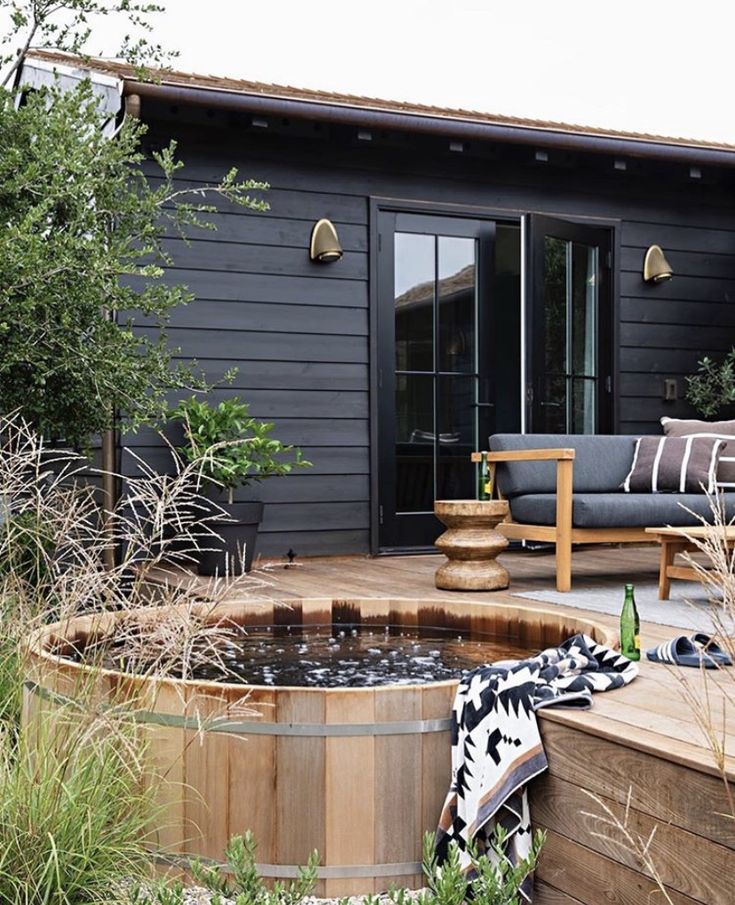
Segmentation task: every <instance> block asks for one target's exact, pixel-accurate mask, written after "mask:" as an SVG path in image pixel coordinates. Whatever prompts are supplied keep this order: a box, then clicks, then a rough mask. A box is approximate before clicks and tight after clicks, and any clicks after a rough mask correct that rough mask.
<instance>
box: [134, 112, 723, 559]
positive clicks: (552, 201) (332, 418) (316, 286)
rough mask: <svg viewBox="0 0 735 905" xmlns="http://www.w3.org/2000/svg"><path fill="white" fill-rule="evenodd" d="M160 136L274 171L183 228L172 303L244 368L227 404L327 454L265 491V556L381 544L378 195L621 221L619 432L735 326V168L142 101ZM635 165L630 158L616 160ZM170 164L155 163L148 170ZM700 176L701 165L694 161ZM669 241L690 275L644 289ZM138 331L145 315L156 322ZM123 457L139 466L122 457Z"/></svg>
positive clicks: (141, 444) (138, 438)
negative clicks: (332, 236) (452, 142)
mask: <svg viewBox="0 0 735 905" xmlns="http://www.w3.org/2000/svg"><path fill="white" fill-rule="evenodd" d="M143 120H144V121H146V122H147V123H148V125H149V127H150V133H149V135H148V137H147V141H148V142H149V144H150V145H151V146H152V147H156V146H159V145H161V144H163V143H165V142H166V141H168V139H169V138H176V139H177V141H178V142H179V154H180V156H181V157H182V159H183V160H184V162H185V164H186V167H185V169H184V170H182V171H181V174H180V175H181V182H182V184H191V185H194V186H196V185H200V184H202V183H205V182H211V181H215V180H217V179H218V178H219V177H220V176H221V175H222V174H223V173H224V172H226V171H227V170H228V169H229V168H230V167H231V166H236V167H238V169H239V170H240V173H241V175H242V176H251V177H253V178H256V179H262V180H267V181H268V182H269V183H270V184H271V186H272V188H271V190H270V192H269V193H268V196H267V197H268V201H269V202H270V204H271V211H270V213H267V214H254V213H249V212H246V211H243V210H242V209H240V208H237V207H235V206H234V205H231V204H227V203H224V204H222V205H220V212H219V213H218V214H216V215H214V216H213V217H212V221H213V222H214V223H215V224H216V226H217V232H216V233H211V232H198V233H196V234H193V236H192V241H191V244H190V245H186V244H185V243H184V242H183V241H182V240H180V239H171V240H170V241H169V242H168V251H170V253H171V255H172V257H173V260H174V264H175V266H173V267H172V268H170V270H169V272H168V274H167V279H170V280H172V281H174V280H175V281H177V282H182V283H184V284H186V285H188V286H189V287H190V289H191V290H192V291H193V292H194V293H195V294H196V299H197V300H196V301H195V302H194V303H192V304H191V305H189V306H187V307H184V308H182V309H180V310H179V311H177V312H176V313H175V314H174V317H173V321H172V328H171V331H170V333H171V340H172V343H173V344H175V345H177V346H180V347H181V349H182V355H184V356H186V357H193V358H196V359H197V360H198V361H199V363H200V364H201V366H202V368H203V370H204V371H205V372H206V374H207V376H208V377H209V378H210V379H212V380H216V379H218V378H219V377H221V375H222V374H223V373H224V372H225V371H226V370H227V369H228V368H229V367H232V366H237V367H238V369H239V370H238V375H237V377H236V378H235V381H234V383H233V384H232V386H231V387H226V388H223V389H217V390H215V391H214V395H215V398H217V397H224V396H227V395H230V394H232V393H237V394H238V395H240V396H242V397H243V398H245V399H247V400H248V401H249V402H250V403H251V409H252V412H253V413H254V414H255V415H257V416H260V417H263V418H267V419H272V420H274V421H276V422H277V436H279V437H280V438H281V439H283V440H286V441H289V442H293V443H297V444H299V445H300V446H302V447H303V449H304V453H305V455H306V456H307V457H308V458H309V459H311V460H312V461H313V462H314V468H312V469H309V470H305V471H302V472H299V473H297V474H294V475H292V476H289V477H286V478H282V479H277V480H275V479H274V480H271V481H268V482H266V483H265V484H263V485H262V486H261V487H260V488H258V493H257V496H258V497H260V498H262V499H263V500H264V501H265V502H266V503H267V504H268V505H267V506H266V512H265V519H264V522H263V525H262V530H261V536H260V538H261V539H260V541H259V551H260V552H261V553H263V554H267V555H283V554H285V553H286V551H287V550H288V549H289V548H292V549H293V550H295V551H296V552H297V553H298V554H300V555H309V554H319V553H324V554H328V553H331V554H334V553H354V552H362V553H366V552H368V551H369V548H370V547H369V537H370V534H369V529H370V519H371V507H370V469H371V457H370V438H371V424H370V348H371V346H370V300H371V258H370V245H371V229H370V226H371V224H370V216H371V209H374V207H375V199H378V198H385V199H403V200H406V201H410V202H421V203H423V204H425V205H426V209H427V210H433V209H435V210H437V211H441V210H443V209H445V208H444V206H449V207H450V208H453V207H462V208H466V209H467V210H468V211H469V210H471V209H473V208H481V209H492V210H495V211H504V212H507V215H508V217H509V218H511V219H512V218H514V217H519V216H520V215H521V214H523V213H527V212H532V211H537V212H543V213H546V214H551V215H556V216H561V217H567V218H570V219H587V218H591V220H592V221H603V222H604V223H605V224H608V225H610V226H611V227H613V228H614V231H615V252H614V270H615V273H616V305H617V332H618V336H617V338H616V345H617V348H618V352H617V357H618V361H617V364H618V374H617V381H616V383H617V386H616V408H617V427H618V430H619V431H620V432H622V433H646V432H657V431H658V430H659V427H658V418H659V417H660V416H661V415H663V414H669V415H672V416H682V415H686V414H689V413H690V410H689V409H688V407H687V406H686V404H685V403H684V402H683V401H681V400H679V401H677V402H664V401H663V379H664V377H675V378H678V380H679V391H680V395H683V391H684V376H685V375H686V374H688V373H691V372H692V371H693V370H694V369H695V368H696V363H697V361H698V360H699V359H700V358H701V357H702V356H703V355H704V354H717V353H721V352H723V351H725V350H726V349H729V348H730V346H731V345H732V344H733V340H734V338H735V330H734V329H733V328H734V327H735V215H733V211H732V197H733V185H732V180H733V176H732V175H731V174H730V173H729V172H728V171H724V170H723V171H721V172H717V171H713V172H709V171H707V170H705V171H704V172H702V174H701V178H692V173H691V172H690V169H689V167H688V166H685V165H674V164H665V163H658V162H656V161H646V162H642V161H632V160H631V161H628V162H627V169H626V170H625V171H622V170H621V169H619V168H617V169H616V167H615V161H613V160H612V159H611V158H607V157H601V156H600V155H588V156H587V157H586V158H585V157H583V156H579V157H572V156H569V155H562V154H560V155H559V156H558V157H556V156H555V155H554V153H553V152H551V153H550V154H549V155H548V160H547V161H545V162H538V161H536V159H535V154H534V152H533V149H530V148H527V147H526V148H524V147H518V148H513V147H508V146H505V147H503V148H491V147H486V148H485V147H480V146H477V147H474V146H468V145H465V147H464V152H463V153H452V152H450V151H449V150H448V142H447V141H443V140H441V139H439V138H431V137H430V138H427V137H423V138H422V137H415V138H412V137H411V136H392V135H382V134H380V133H373V134H372V136H371V140H370V141H360V140H358V139H357V135H356V132H355V130H354V129H349V128H346V127H344V128H341V127H340V128H338V127H327V126H323V127H322V128H321V129H320V128H319V125H318V124H309V123H302V122H299V123H295V124H291V123H288V122H282V121H279V122H269V128H267V129H263V128H257V127H254V126H252V125H251V124H250V120H249V119H248V120H242V121H237V120H234V119H233V118H232V117H231V116H228V115H227V114H225V113H221V112H219V111H209V112H207V111H202V110H199V111H184V110H176V109H173V110H172V109H171V108H170V107H167V106H164V105H157V104H154V103H149V104H144V108H143ZM618 167H620V164H618ZM150 172H151V175H152V177H153V178H155V168H154V167H153V166H152V165H151V169H150ZM694 175H695V176H696V173H695V174H694ZM321 217H328V218H329V219H331V220H332V221H333V222H334V223H335V225H336V227H337V229H338V232H339V236H340V240H341V242H342V244H343V246H344V249H345V255H344V258H343V259H342V260H341V261H339V262H338V263H336V264H333V265H330V266H320V265H317V264H314V263H312V262H311V261H310V260H309V257H308V243H309V235H310V232H311V228H312V226H313V224H314V222H315V221H316V220H317V219H319V218H321ZM652 243H657V244H660V245H661V246H662V247H663V248H664V250H665V252H666V256H667V258H668V259H669V261H670V263H671V265H672V267H673V269H674V272H675V278H674V279H672V280H671V281H670V282H668V283H664V284H661V285H658V286H648V285H646V284H645V283H643V281H642V278H641V269H642V262H643V254H644V251H645V249H646V248H647V247H648V246H649V245H650V244H652ZM141 329H148V328H147V327H145V325H144V324H143V323H141ZM123 443H124V445H128V446H131V447H134V448H135V449H136V451H137V452H138V453H140V454H143V455H145V457H146V458H147V459H149V460H152V461H154V462H156V463H157V464H159V465H161V467H164V466H165V458H166V454H165V452H164V450H163V448H162V446H161V444H160V441H159V440H158V438H157V437H156V436H155V435H154V434H153V433H151V432H146V431H144V432H141V433H139V434H137V435H135V436H129V437H125V438H124V440H123ZM123 465H124V467H131V462H130V460H129V457H126V456H125V454H124V453H123Z"/></svg>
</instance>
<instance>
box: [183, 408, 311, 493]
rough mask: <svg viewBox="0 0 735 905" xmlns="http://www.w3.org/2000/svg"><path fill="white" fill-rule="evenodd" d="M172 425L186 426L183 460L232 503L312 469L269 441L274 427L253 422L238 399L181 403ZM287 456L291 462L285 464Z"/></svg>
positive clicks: (288, 448) (288, 449) (290, 450)
mask: <svg viewBox="0 0 735 905" xmlns="http://www.w3.org/2000/svg"><path fill="white" fill-rule="evenodd" d="M170 420H172V421H179V422H181V423H182V424H183V426H184V437H185V439H186V443H185V445H184V446H182V447H180V448H179V452H180V453H181V455H182V456H183V458H184V460H185V461H186V462H200V463H201V474H202V475H203V477H205V478H208V479H209V480H211V481H213V482H214V483H215V484H218V485H219V486H220V487H222V488H223V489H224V490H226V491H227V493H228V498H229V502H230V503H231V502H232V501H233V494H234V491H235V488H236V487H240V486H247V485H248V484H252V483H255V482H258V481H263V480H264V479H265V478H270V477H274V476H278V475H285V474H288V473H289V472H290V471H291V470H292V469H293V468H306V467H308V466H310V465H311V462H308V461H307V460H306V459H304V457H303V455H302V453H301V450H300V449H299V448H298V447H295V446H288V445H286V444H284V443H281V441H280V440H275V439H274V438H273V437H271V432H272V431H273V428H274V425H273V424H272V423H270V422H268V421H258V419H257V418H253V417H252V416H251V415H250V407H249V405H248V404H247V403H246V402H242V401H241V400H240V399H239V397H237V396H233V397H232V398H231V399H225V400H223V401H222V402H220V403H219V404H218V405H210V404H209V403H208V402H206V401H202V400H199V399H197V398H196V397H195V396H192V397H191V398H190V399H186V400H184V401H182V402H180V403H179V405H178V406H177V407H176V408H175V409H174V410H173V411H172V412H171V413H170ZM287 454H293V458H292V459H291V460H288V459H283V458H282V456H285V455H287Z"/></svg>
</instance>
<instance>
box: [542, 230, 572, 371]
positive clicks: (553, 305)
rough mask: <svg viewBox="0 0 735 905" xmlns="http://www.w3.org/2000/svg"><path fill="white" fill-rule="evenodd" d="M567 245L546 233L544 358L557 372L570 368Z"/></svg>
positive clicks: (547, 369)
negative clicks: (568, 362)
mask: <svg viewBox="0 0 735 905" xmlns="http://www.w3.org/2000/svg"><path fill="white" fill-rule="evenodd" d="M567 245H568V243H567V242H566V241H565V240H564V239H555V238H554V237H553V236H545V237H544V337H545V339H544V342H545V348H544V362H545V369H546V371H550V372H552V373H555V374H566V372H567V357H566V351H567Z"/></svg>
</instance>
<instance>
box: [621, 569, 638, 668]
mask: <svg viewBox="0 0 735 905" xmlns="http://www.w3.org/2000/svg"><path fill="white" fill-rule="evenodd" d="M620 653H621V654H622V655H623V656H624V657H627V658H628V659H629V660H640V658H641V620H640V619H639V618H638V610H637V609H636V605H635V593H634V589H633V585H632V584H627V585H626V586H625V600H624V601H623V610H622V612H621V613H620Z"/></svg>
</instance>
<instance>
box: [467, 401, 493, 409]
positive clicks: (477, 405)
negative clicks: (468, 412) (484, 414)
mask: <svg viewBox="0 0 735 905" xmlns="http://www.w3.org/2000/svg"><path fill="white" fill-rule="evenodd" d="M472 405H473V406H474V407H475V408H478V409H485V408H487V409H494V408H495V403H494V402H473V403H472Z"/></svg>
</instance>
